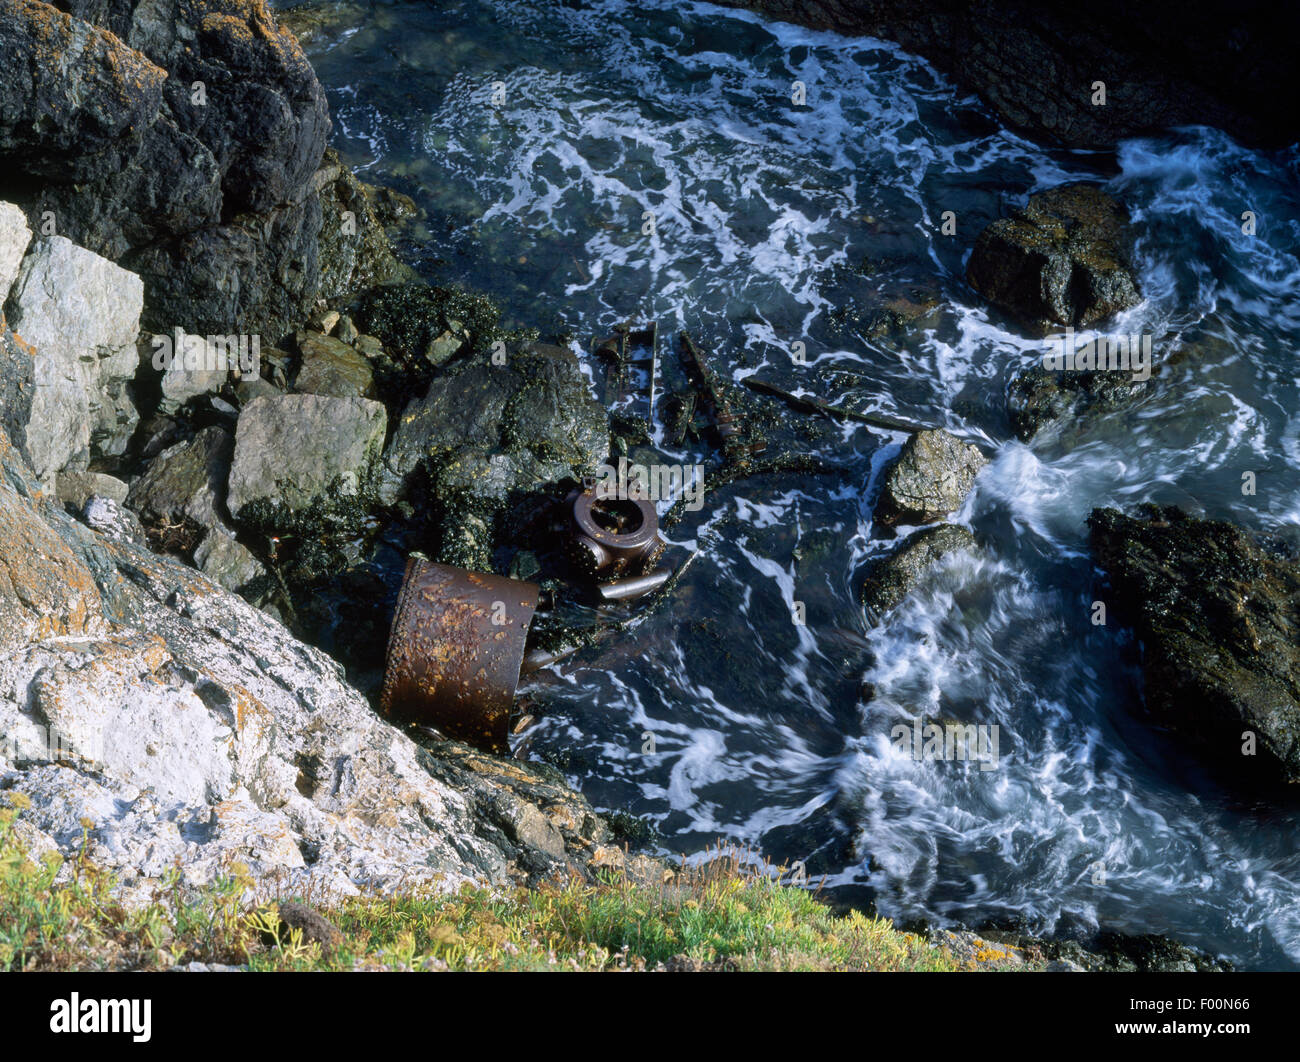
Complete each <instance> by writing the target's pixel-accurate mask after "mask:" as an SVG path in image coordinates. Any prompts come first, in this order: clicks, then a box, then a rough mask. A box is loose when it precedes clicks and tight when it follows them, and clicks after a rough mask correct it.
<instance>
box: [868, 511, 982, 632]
mask: <svg viewBox="0 0 1300 1062" xmlns="http://www.w3.org/2000/svg"><path fill="white" fill-rule="evenodd" d="M974 548H975V536H974V535H972V534H971V533H970V532H969V531H967V530H966V528H964V527H959V526H957V525H956V524H943V525H942V526H940V527H929V528H925V529H924V530H922V531H918V532H916V533H915V534H914V535H909V536H908V537H907V538H906V539H904V540H903V542H902V543H901V544H900V545H899V547H898V548H897V549H896V550H895V551H894V552H893V553H890V554H889V555H888V556H886V557H882V558H880V559H879V560H877V561H875V562H873V563H872V564H871V565H869V566H868V568H867V569H866V571H865V573H864V575H863V581H862V590H861V600H862V603H863V604H864V605H866V606H867V608H868V609H869V610H870V611H869V613H868V615H869V616H873V617H876V618H879V617H880V616H883V615H884V614H885V613H886V612H888V611H889V610H890V609H892V608H894V607H895V606H896V605H898V604H899V603H900V602H901V601H902V600H903V598H905V597H906V596H907V595H908V593H909V592H910V591H911V590H912V588H913V587H914V586H915V585H916V584H917V582H919V581H920V579H921V577H922V576H923V575H924V574H925V573H926V572H927V571H928V570H929V569H930V568H932V567H933V566H934V565H935V564H936V563H938V562H939V561H940V560H941V559H943V558H944V557H946V556H947V555H948V554H950V553H953V552H955V551H956V550H960V549H974Z"/></svg>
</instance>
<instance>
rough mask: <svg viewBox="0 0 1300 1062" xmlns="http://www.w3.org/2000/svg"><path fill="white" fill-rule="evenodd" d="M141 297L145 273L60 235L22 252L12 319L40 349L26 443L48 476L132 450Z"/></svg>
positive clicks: (35, 358)
mask: <svg viewBox="0 0 1300 1062" xmlns="http://www.w3.org/2000/svg"><path fill="white" fill-rule="evenodd" d="M143 305H144V287H143V285H142V284H141V282H140V278H139V277H137V276H135V275H134V274H132V273H129V272H127V271H126V270H125V269H121V268H119V267H118V266H116V265H114V264H113V263H112V262H110V261H108V260H107V259H105V258H101V257H99V255H97V254H93V253H91V252H90V251H87V250H86V249H85V248H82V247H78V246H77V245H76V244H74V243H72V242H71V241H70V240H67V239H65V238H64V237H62V236H49V237H44V238H42V239H40V240H37V241H36V242H35V243H33V244H32V247H31V250H30V251H29V253H28V254H27V257H26V258H24V259H23V262H22V265H21V267H20V269H19V273H18V278H17V280H15V281H14V285H13V288H12V290H11V291H10V294H9V302H8V308H9V317H8V320H9V326H10V327H11V328H12V329H13V330H14V331H15V332H16V333H17V334H18V335H19V336H20V337H21V338H22V339H23V340H24V341H25V342H26V343H28V344H30V345H31V347H32V349H33V350H34V356H33V365H32V371H33V375H34V378H35V385H36V389H35V392H34V394H33V397H32V406H31V414H30V419H29V421H28V423H27V425H26V430H25V433H24V442H25V444H26V448H27V453H28V455H29V456H30V458H31V460H32V465H33V467H34V468H35V469H36V473H37V475H38V476H40V477H41V478H42V479H43V480H47V481H50V480H52V479H53V477H54V476H55V475H56V474H57V473H58V472H60V471H62V470H64V469H68V468H70V469H73V470H77V469H84V468H85V467H86V464H87V463H88V461H89V460H90V458H91V457H92V456H100V455H116V454H120V453H122V451H123V450H125V449H126V444H127V442H128V441H129V439H130V437H131V433H132V432H133V431H134V430H135V425H136V424H137V423H138V422H139V419H140V418H139V414H138V413H137V412H136V410H135V407H134V405H133V404H132V403H131V400H130V395H129V393H128V391H127V384H128V383H129V382H130V381H131V380H132V379H134V377H135V373H136V369H137V364H138V362H137V358H138V355H137V353H136V345H135V340H136V336H138V335H139V333H140V311H141V309H142V308H143Z"/></svg>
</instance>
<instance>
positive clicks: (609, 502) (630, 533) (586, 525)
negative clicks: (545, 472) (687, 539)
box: [569, 490, 664, 577]
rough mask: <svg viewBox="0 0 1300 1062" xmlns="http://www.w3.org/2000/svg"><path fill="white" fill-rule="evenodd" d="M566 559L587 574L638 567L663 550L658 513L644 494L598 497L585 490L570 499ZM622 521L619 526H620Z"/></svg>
mask: <svg viewBox="0 0 1300 1062" xmlns="http://www.w3.org/2000/svg"><path fill="white" fill-rule="evenodd" d="M572 515H573V536H572V539H571V541H570V544H569V556H570V559H572V560H573V561H574V563H575V564H576V565H577V566H578V568H579V569H580V570H581V571H583V572H584V573H585V574H587V575H590V576H601V577H605V576H614V575H621V574H623V573H624V572H628V571H633V570H640V569H641V568H643V567H644V566H645V565H646V564H647V562H649V561H651V560H652V559H653V558H657V557H658V556H659V555H660V554H661V553H662V552H663V545H664V543H663V541H662V539H660V537H659V514H658V512H657V511H656V510H655V507H654V503H653V502H650V501H648V500H646V499H644V498H619V497H601V496H600V494H599V492H597V491H592V490H587V491H582V492H581V493H579V494H577V495H576V496H575V497H574V499H573V510H572ZM620 525H622V526H620Z"/></svg>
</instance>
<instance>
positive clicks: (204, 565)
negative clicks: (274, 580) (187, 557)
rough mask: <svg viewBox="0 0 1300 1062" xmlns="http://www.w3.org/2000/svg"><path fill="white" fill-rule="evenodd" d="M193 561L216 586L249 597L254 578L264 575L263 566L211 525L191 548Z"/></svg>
mask: <svg viewBox="0 0 1300 1062" xmlns="http://www.w3.org/2000/svg"><path fill="white" fill-rule="evenodd" d="M194 563H195V565H196V566H197V567H198V569H199V571H201V572H202V573H203V574H204V575H206V576H207V577H208V578H209V579H211V580H212V581H213V582H214V583H216V584H217V585H218V586H224V587H225V588H226V589H227V590H230V591H233V592H234V593H236V594H241V595H243V596H244V597H245V598H248V599H250V600H253V603H254V604H258V603H260V599H253V598H252V597H250V595H251V594H252V593H253V588H254V587H255V586H256V584H257V582H258V580H260V579H263V578H264V577H265V576H266V568H265V567H263V565H262V562H261V561H259V560H258V559H257V557H255V556H254V555H253V552H252V550H250V549H248V547H246V546H243V545H241V544H240V543H239V541H238V540H237V539H236V538H235V536H234V535H233V534H232V533H231V532H230V531H229V530H228V529H226V528H224V527H214V528H213V529H212V530H211V531H209V532H208V533H207V534H206V535H204V537H203V541H202V542H200V543H199V544H198V547H197V548H196V549H195V550H194Z"/></svg>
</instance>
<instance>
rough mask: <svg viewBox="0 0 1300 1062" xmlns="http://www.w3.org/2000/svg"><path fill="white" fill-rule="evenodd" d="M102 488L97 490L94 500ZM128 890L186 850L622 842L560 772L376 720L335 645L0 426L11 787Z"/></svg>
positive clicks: (424, 867)
mask: <svg viewBox="0 0 1300 1062" xmlns="http://www.w3.org/2000/svg"><path fill="white" fill-rule="evenodd" d="M101 500H102V499H101ZM12 793H22V794H24V795H26V796H27V797H28V798H30V800H31V802H32V803H31V807H30V809H29V810H28V811H26V812H25V813H24V820H25V821H26V823H27V824H28V826H29V827H31V830H30V831H29V832H30V834H31V836H30V837H29V841H31V842H32V843H34V844H35V845H36V846H37V847H38V848H48V847H51V846H53V847H57V848H59V849H61V850H62V851H63V852H64V854H65V855H71V854H73V853H75V851H76V850H77V849H78V848H79V847H80V845H81V838H82V831H83V822H84V823H88V824H89V826H88V829H89V843H90V850H91V853H92V856H93V857H94V858H95V859H96V860H97V861H98V862H100V863H101V864H103V865H104V866H106V867H109V868H112V869H114V870H115V871H117V872H118V873H119V874H120V875H121V876H122V878H123V881H124V884H125V887H126V890H127V894H128V895H129V894H130V893H131V892H132V891H133V890H141V891H142V894H143V890H145V889H147V888H148V887H151V885H153V884H155V883H156V882H157V880H158V879H160V878H161V876H162V875H163V874H165V873H166V872H167V871H168V870H169V868H171V867H172V866H173V865H176V864H177V863H179V865H180V866H181V868H182V871H183V874H184V880H185V881H186V882H188V883H191V884H200V883H204V882H207V881H210V880H211V879H212V878H213V877H215V876H216V875H218V874H220V873H221V872H222V871H223V870H224V869H226V868H228V867H229V865H230V864H231V863H232V862H235V861H237V862H242V863H244V864H246V865H247V866H248V868H249V870H250V871H251V872H252V873H253V874H254V875H255V876H257V877H266V876H271V875H277V874H283V875H287V876H288V877H289V878H290V879H294V878H299V877H308V876H309V877H312V878H314V879H317V882H318V884H319V885H320V886H322V887H326V888H333V889H339V890H343V891H344V892H348V891H352V890H353V889H355V888H357V887H358V886H361V885H366V884H370V885H374V886H378V887H386V886H395V885H397V884H398V883H399V882H402V883H406V884H411V883H415V882H419V881H432V882H441V883H442V884H444V885H445V886H446V887H449V888H450V887H454V886H455V885H456V884H457V883H458V882H461V881H466V880H476V881H481V882H488V883H500V884H504V883H507V882H510V881H512V880H522V879H528V878H532V877H535V876H537V875H542V874H545V873H549V872H552V871H556V870H558V871H561V872H563V871H565V870H566V868H567V869H571V870H574V871H576V872H578V873H583V872H584V871H585V869H586V868H587V867H588V865H590V864H592V863H593V861H595V862H596V864H597V865H602V864H603V863H608V861H609V860H610V859H612V858H616V857H617V856H618V855H619V854H621V853H618V852H616V850H614V849H612V848H604V849H602V848H601V844H602V842H604V841H605V840H607V838H608V829H607V827H606V826H605V825H604V823H603V822H602V821H601V820H600V819H599V818H598V817H597V816H595V815H594V814H593V812H592V810H591V808H590V806H589V805H588V804H587V803H586V801H585V800H583V799H582V798H581V797H580V796H578V795H577V794H576V793H574V792H572V791H571V790H570V789H568V788H567V787H566V786H565V785H564V783H563V780H562V779H561V778H559V777H558V776H556V775H553V774H546V773H541V772H539V770H538V769H537V768H533V767H528V766H524V765H521V764H515V763H510V762H507V761H503V760H499V759H496V758H494V757H490V756H484V755H481V754H479V753H475V752H473V751H472V750H470V749H467V748H465V747H463V746H459V745H456V744H453V743H448V742H429V743H427V744H426V745H424V746H422V745H420V744H417V743H416V742H415V741H413V740H412V739H411V738H410V737H409V736H407V735H406V734H404V733H402V732H400V731H398V730H396V729H394V728H393V727H392V726H390V725H388V724H387V723H385V722H383V721H381V720H380V719H379V718H378V717H377V716H376V715H375V714H374V712H373V711H372V710H371V709H370V706H369V705H368V704H367V703H366V701H365V699H364V698H363V697H362V696H361V695H360V694H359V693H357V692H356V691H355V690H354V689H352V688H351V687H350V686H349V685H348V684H347V683H346V682H345V681H344V679H343V675H342V669H341V668H340V667H339V666H338V665H337V664H336V663H334V662H333V661H332V660H330V659H329V658H328V657H327V656H325V655H324V654H323V653H321V652H319V651H317V650H315V649H312V648H310V647H308V646H306V645H303V644H301V643H300V642H298V641H296V640H295V639H294V638H293V637H292V636H291V635H290V634H289V632H288V631H286V630H285V628H284V627H283V626H281V625H280V624H279V623H278V622H277V621H276V620H274V619H272V618H270V617H268V616H267V615H265V614H264V613H262V612H260V611H258V610H257V609H255V608H253V607H252V606H250V605H249V604H247V603H246V602H244V601H243V600H241V599H240V598H238V597H236V596H235V595H233V594H231V593H228V592H226V591H224V590H222V589H220V588H219V587H217V586H215V585H214V584H212V583H211V582H209V581H208V580H207V579H205V578H204V577H203V576H201V575H200V574H199V573H197V572H195V571H193V570H191V569H188V568H185V567H184V566H182V565H180V564H178V563H177V562H175V561H172V560H170V559H168V558H164V557H159V556H157V555H155V554H153V553H151V552H149V550H148V549H146V548H144V547H143V546H141V545H140V544H138V543H136V542H134V541H132V540H131V539H130V537H128V535H126V534H120V533H117V532H115V530H114V528H113V527H112V526H111V524H106V525H104V527H103V533H100V532H97V531H94V530H91V529H90V528H88V527H86V526H84V525H83V524H81V523H78V522H77V521H75V520H73V519H72V518H71V517H69V516H68V515H66V514H65V513H63V512H62V511H60V510H59V509H57V508H56V506H55V505H54V504H53V502H52V499H51V498H50V497H49V496H48V495H47V494H45V493H44V492H42V491H41V489H40V488H39V486H38V484H37V482H36V479H35V477H34V476H33V474H32V472H31V470H30V468H29V467H28V466H27V465H26V462H25V461H24V460H23V458H22V456H21V454H20V453H19V452H18V450H17V449H16V448H15V447H14V446H13V445H12V444H11V443H10V441H9V440H8V439H7V437H5V435H4V434H3V433H0V801H7V797H8V794H12Z"/></svg>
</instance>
